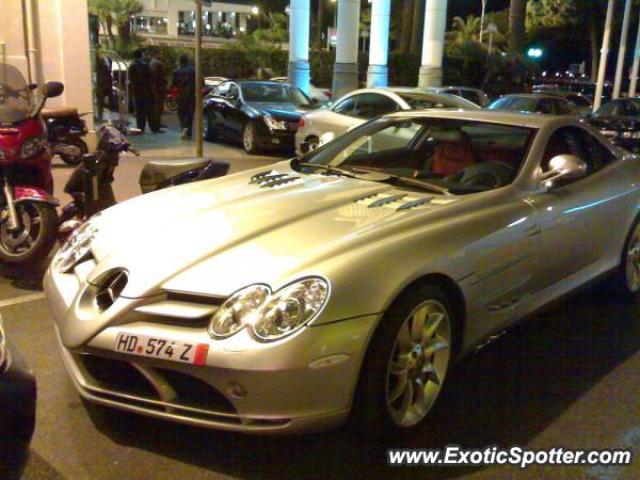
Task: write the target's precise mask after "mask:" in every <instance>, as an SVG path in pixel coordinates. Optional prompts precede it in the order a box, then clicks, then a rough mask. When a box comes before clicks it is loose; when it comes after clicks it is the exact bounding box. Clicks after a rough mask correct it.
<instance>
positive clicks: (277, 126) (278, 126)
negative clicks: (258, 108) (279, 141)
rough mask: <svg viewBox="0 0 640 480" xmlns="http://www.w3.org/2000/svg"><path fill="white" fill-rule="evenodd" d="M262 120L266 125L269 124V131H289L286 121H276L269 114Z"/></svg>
mask: <svg viewBox="0 0 640 480" xmlns="http://www.w3.org/2000/svg"><path fill="white" fill-rule="evenodd" d="M262 118H263V120H264V123H266V124H267V127H269V130H286V129H287V124H286V123H285V122H284V121H282V120H276V119H275V118H273V117H272V116H271V115H268V114H267V115H265V116H263V117H262Z"/></svg>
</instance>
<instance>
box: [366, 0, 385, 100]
mask: <svg viewBox="0 0 640 480" xmlns="http://www.w3.org/2000/svg"><path fill="white" fill-rule="evenodd" d="M390 11H391V0H373V1H372V3H371V35H370V36H369V38H370V43H369V69H368V70H367V86H368V87H386V86H387V85H388V84H389V79H388V68H387V54H388V52H389V15H390Z"/></svg>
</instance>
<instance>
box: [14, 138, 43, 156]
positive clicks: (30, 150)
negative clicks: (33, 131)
mask: <svg viewBox="0 0 640 480" xmlns="http://www.w3.org/2000/svg"><path fill="white" fill-rule="evenodd" d="M46 145H47V139H46V138H44V137H31V138H29V139H27V140H26V141H25V142H24V143H23V144H22V147H21V148H20V157H21V158H31V157H33V156H34V155H37V154H38V153H40V152H41V151H42V149H43V148H44V147H45V146H46Z"/></svg>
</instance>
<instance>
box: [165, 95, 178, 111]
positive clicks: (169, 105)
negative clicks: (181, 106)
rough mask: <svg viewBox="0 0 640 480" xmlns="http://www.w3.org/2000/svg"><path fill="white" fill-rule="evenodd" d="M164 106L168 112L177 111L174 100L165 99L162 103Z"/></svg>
mask: <svg viewBox="0 0 640 480" xmlns="http://www.w3.org/2000/svg"><path fill="white" fill-rule="evenodd" d="M164 106H165V108H166V109H167V110H169V111H170V112H175V111H176V110H178V102H177V101H176V99H175V98H167V99H166V100H165V101H164Z"/></svg>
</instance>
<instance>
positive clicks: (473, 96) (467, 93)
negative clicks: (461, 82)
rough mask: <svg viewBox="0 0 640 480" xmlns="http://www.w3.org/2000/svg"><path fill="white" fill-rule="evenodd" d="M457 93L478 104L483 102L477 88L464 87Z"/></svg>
mask: <svg viewBox="0 0 640 480" xmlns="http://www.w3.org/2000/svg"><path fill="white" fill-rule="evenodd" d="M457 95H460V96H461V97H462V98H465V99H467V100H469V101H470V102H473V103H475V104H477V105H480V104H481V102H482V100H480V97H479V96H478V92H476V91H475V90H466V89H462V90H460V93H459V94H457Z"/></svg>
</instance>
